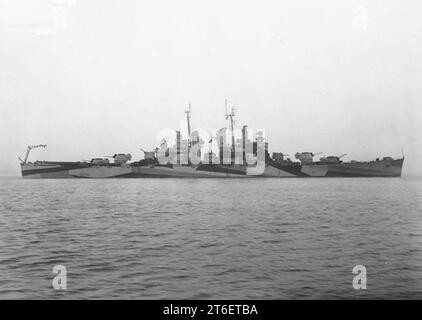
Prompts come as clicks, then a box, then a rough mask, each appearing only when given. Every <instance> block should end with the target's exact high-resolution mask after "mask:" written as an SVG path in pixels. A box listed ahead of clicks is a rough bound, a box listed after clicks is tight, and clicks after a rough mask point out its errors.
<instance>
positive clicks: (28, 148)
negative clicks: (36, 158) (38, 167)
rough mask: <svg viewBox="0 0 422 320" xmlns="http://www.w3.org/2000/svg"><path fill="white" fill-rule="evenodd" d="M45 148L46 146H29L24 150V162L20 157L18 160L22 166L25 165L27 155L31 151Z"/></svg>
mask: <svg viewBox="0 0 422 320" xmlns="http://www.w3.org/2000/svg"><path fill="white" fill-rule="evenodd" d="M46 147H47V145H46V144H37V145H31V146H28V147H27V148H26V153H25V159H24V160H22V159H21V157H19V160H20V161H21V163H22V164H25V163H26V162H27V160H28V156H29V153H30V152H31V150H32V149H36V148H46Z"/></svg>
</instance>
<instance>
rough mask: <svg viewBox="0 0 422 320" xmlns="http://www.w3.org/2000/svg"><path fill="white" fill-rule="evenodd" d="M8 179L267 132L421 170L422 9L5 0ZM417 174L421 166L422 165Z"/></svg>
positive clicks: (0, 52)
mask: <svg viewBox="0 0 422 320" xmlns="http://www.w3.org/2000/svg"><path fill="white" fill-rule="evenodd" d="M0 3H1V5H0V19H1V20H0V148H1V151H0V172H2V173H5V172H19V161H18V159H17V157H18V156H21V155H22V153H23V152H24V150H25V148H26V146H27V145H28V144H39V143H45V144H47V145H48V148H47V149H45V150H34V151H33V153H32V154H31V156H30V160H37V159H38V160H67V161H72V160H75V161H77V160H81V159H91V158H92V157H101V156H104V155H109V154H114V153H123V152H124V153H127V152H129V153H131V154H132V155H133V157H134V159H135V160H137V159H139V158H142V157H143V153H142V152H141V151H140V150H139V148H144V149H152V148H154V147H155V146H156V145H157V144H158V141H157V140H156V136H157V133H158V132H159V130H160V129H162V128H174V129H178V127H179V123H180V121H181V120H183V119H184V113H183V111H184V110H185V109H186V106H187V103H188V102H190V103H192V125H193V127H200V128H204V129H212V128H221V127H223V126H226V125H227V123H226V121H225V119H224V117H223V116H224V99H225V98H228V99H229V103H230V104H236V105H237V110H238V116H237V121H238V124H239V125H242V124H248V125H249V127H251V128H264V129H265V130H266V135H267V138H268V141H269V149H270V151H283V152H285V153H289V154H291V155H292V154H294V153H295V152H296V151H313V152H324V155H339V154H343V153H347V154H348V156H347V157H346V158H345V159H347V160H350V159H356V160H368V159H374V158H375V157H378V156H385V155H390V156H394V157H398V156H401V149H402V148H403V150H404V153H405V156H406V158H407V159H406V161H405V172H406V173H411V172H419V173H420V172H422V165H421V164H420V159H421V158H422V151H421V142H422V130H421V124H422V110H421V101H422V88H421V86H422V63H421V57H422V39H421V35H422V22H421V21H422V19H421V18H422V1H420V0H414V1H410V0H400V1H398V0H397V1H387V0H383V1H336V0H332V1H315V0H310V1H297V0H295V1H279V0H278V1H262V0H260V1H245V0H242V1H240V0H237V1H228V0H226V1H217V0H212V1H199V0H196V1H181V0H178V1H174V0H173V1H139V0H136V1H135V0H133V1H129V0H126V1H109V0H101V1H100V0H95V1H94V0H84V1H82V0H78V1H75V0H73V1H70V0H69V1H65V0H61V1H59V0H55V1H54V0H50V1H49V0H0ZM418 167H419V168H418Z"/></svg>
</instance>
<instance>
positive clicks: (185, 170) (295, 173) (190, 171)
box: [21, 159, 404, 179]
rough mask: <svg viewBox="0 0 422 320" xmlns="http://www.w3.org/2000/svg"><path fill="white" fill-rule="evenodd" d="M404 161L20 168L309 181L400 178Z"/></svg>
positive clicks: (46, 172)
mask: <svg viewBox="0 0 422 320" xmlns="http://www.w3.org/2000/svg"><path fill="white" fill-rule="evenodd" d="M403 161H404V159H397V160H380V161H370V162H353V163H352V162H347V163H334V164H324V163H311V164H300V163H296V162H291V163H270V164H267V165H265V170H263V171H262V170H260V168H253V167H247V166H244V165H209V164H201V165H197V166H188V165H167V166H166V165H159V164H156V163H155V164H148V165H138V166H131V165H123V166H121V165H113V164H110V165H107V166H92V165H90V164H88V163H84V162H36V163H27V164H22V165H21V171H22V177H23V178H28V179H39V178H47V179H66V178H91V179H101V178H146V177H154V178H165V177H169V178H252V177H279V178H293V177H296V178H307V177H308V178H309V177H400V176H401V173H402V166H403Z"/></svg>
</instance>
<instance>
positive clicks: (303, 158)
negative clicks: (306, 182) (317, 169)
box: [295, 152, 322, 164]
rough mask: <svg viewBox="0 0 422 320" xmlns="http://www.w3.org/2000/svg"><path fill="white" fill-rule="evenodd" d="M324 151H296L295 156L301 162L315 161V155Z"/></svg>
mask: <svg viewBox="0 0 422 320" xmlns="http://www.w3.org/2000/svg"><path fill="white" fill-rule="evenodd" d="M321 153H322V152H318V153H312V152H296V154H295V158H296V159H298V160H299V161H300V162H301V163H303V164H307V163H312V162H314V157H315V156H316V155H318V154H321Z"/></svg>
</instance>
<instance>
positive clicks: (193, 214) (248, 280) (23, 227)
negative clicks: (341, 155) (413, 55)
mask: <svg viewBox="0 0 422 320" xmlns="http://www.w3.org/2000/svg"><path fill="white" fill-rule="evenodd" d="M421 182H422V180H420V179H412V178H402V179H399V178H392V179H389V178H384V179H378V178H371V179H365V178H347V179H340V178H338V179H337V178H332V179H327V178H325V179H324V178H322V179H318V178H312V179H277V178H275V179H272V178H271V179H246V180H243V179H105V180H86V179H82V180H78V179H75V180H73V179H70V180H22V179H20V178H2V179H0V298H2V299H5V298H29V299H33V298H48V299H60V298H68V299H74V298H90V299H100V298H112V299H115V298H140V299H162V298H163V299H179V298H180V299H185V298H186V299H286V298H294V299H297V298H300V299H315V298H422V186H421ZM57 264H61V265H64V266H65V267H66V269H67V290H66V291H57V290H54V289H53V287H52V279H53V277H54V275H53V274H52V269H53V267H54V266H55V265H57ZM358 264H360V265H364V266H365V267H366V269H367V289H366V290H355V289H353V286H352V280H353V277H354V276H355V275H354V274H353V273H352V269H353V267H354V266H355V265H358Z"/></svg>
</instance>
